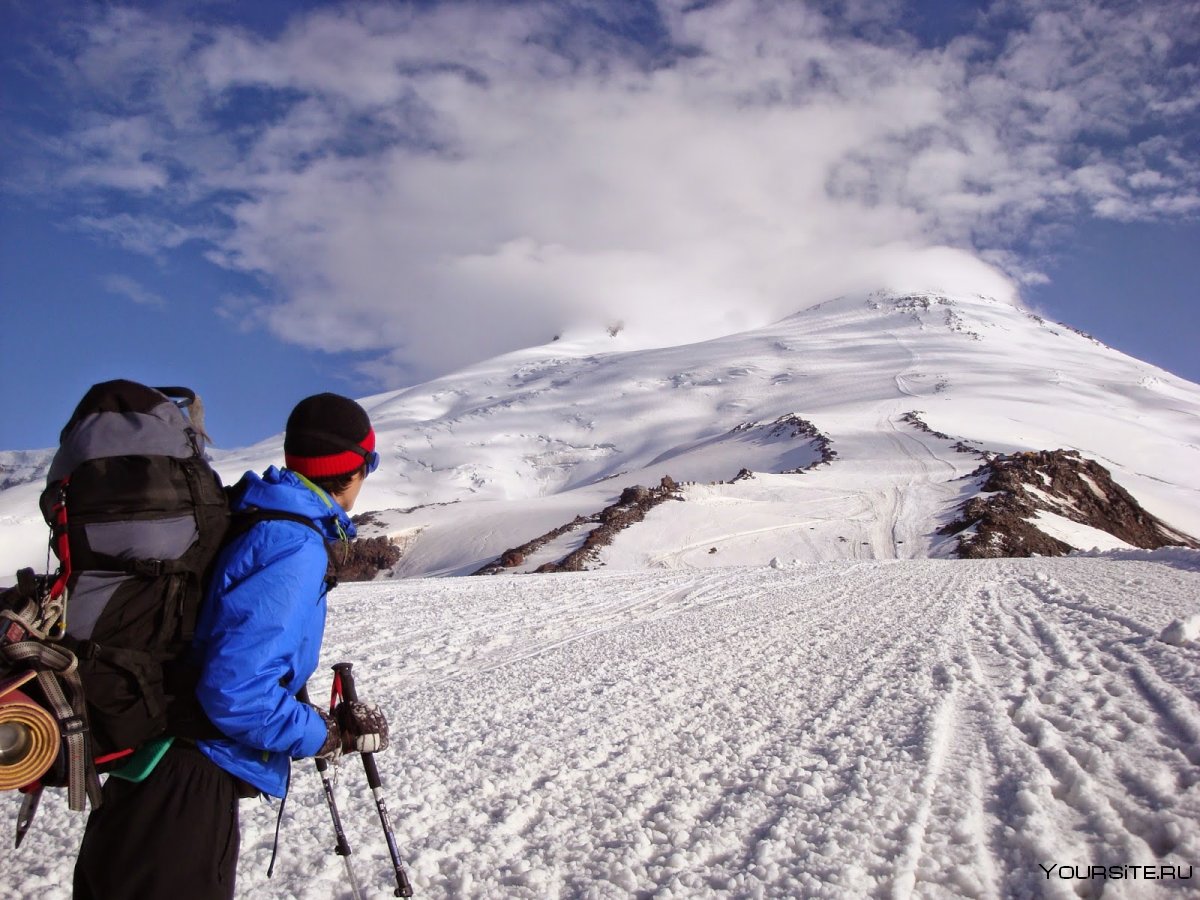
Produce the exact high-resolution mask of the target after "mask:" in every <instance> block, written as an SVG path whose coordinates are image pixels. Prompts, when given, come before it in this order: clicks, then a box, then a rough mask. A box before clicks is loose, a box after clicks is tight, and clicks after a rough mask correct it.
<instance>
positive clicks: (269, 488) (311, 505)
mask: <svg viewBox="0 0 1200 900" xmlns="http://www.w3.org/2000/svg"><path fill="white" fill-rule="evenodd" d="M233 498H234V499H233V502H232V504H231V508H232V510H233V511H234V512H242V511H244V510H247V509H272V510H276V511H279V512H286V513H292V514H294V515H300V516H305V517H307V518H309V519H312V521H313V522H314V523H315V524H316V525H317V526H318V527H319V528H320V529H321V532H322V533H323V534H324V535H325V538H326V540H330V541H336V540H338V539H339V538H340V537H341V536H342V534H345V536H346V537H348V538H353V537H354V536H355V534H356V531H355V528H354V523H353V522H351V521H350V517H349V516H348V515H347V514H346V512H345V510H343V509H342V508H341V507H340V506H338V503H337V501H336V500H334V499H333V498H332V497H330V496H329V495H328V494H327V493H325V492H324V491H322V490H321V489H320V488H316V489H314V488H312V487H309V486H308V485H307V484H305V483H304V482H303V481H301V480H300V477H299V476H298V475H297V474H296V473H295V472H293V471H291V470H290V469H279V468H276V467H275V466H271V467H270V468H269V469H267V470H266V471H265V472H263V473H262V475H261V476H260V475H257V474H255V473H254V472H247V473H246V474H245V475H243V476H242V480H241V481H239V482H238V483H237V485H236V486H235V487H234V489H233ZM339 525H340V532H339Z"/></svg>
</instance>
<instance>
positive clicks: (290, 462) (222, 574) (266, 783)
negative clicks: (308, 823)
mask: <svg viewBox="0 0 1200 900" xmlns="http://www.w3.org/2000/svg"><path fill="white" fill-rule="evenodd" d="M284 459H285V464H286V468H284V469H278V468H276V467H274V466H272V467H270V468H268V469H267V470H266V471H265V472H264V473H263V474H262V476H261V477H260V476H259V475H257V474H255V473H253V472H247V473H246V474H245V475H244V476H243V478H242V480H241V481H240V482H239V483H238V485H237V486H236V487H235V488H234V489H233V494H232V496H233V500H232V501H231V511H232V513H233V516H232V522H233V524H232V525H231V528H230V534H231V537H230V538H229V539H228V543H227V544H226V546H225V547H224V548H223V549H222V550H221V552H220V554H219V555H218V557H217V560H216V563H215V566H214V571H213V574H212V576H211V579H210V581H209V585H208V589H207V593H206V595H205V598H204V602H203V605H202V607H201V610H200V614H199V619H198V621H197V623H196V632H195V638H194V640H193V643H192V662H194V664H195V666H196V667H197V670H198V684H197V687H196V697H197V699H198V700H199V702H200V706H201V707H202V708H203V710H204V712H205V714H206V715H207V716H208V718H209V720H210V721H211V723H212V725H213V726H214V727H215V729H216V731H214V732H212V733H213V734H216V733H217V732H220V734H221V735H222V737H220V738H214V739H200V740H188V739H184V738H178V737H177V738H174V739H173V740H171V741H170V743H169V747H168V749H167V750H166V751H165V753H164V754H163V755H162V757H161V759H159V760H158V762H157V763H156V764H155V765H154V766H153V768H152V769H151V770H150V771H149V773H148V774H146V773H144V772H139V773H135V774H133V775H131V776H130V775H128V773H124V772H122V771H120V770H118V771H117V772H115V773H113V774H112V775H110V776H109V778H108V780H107V782H106V783H105V785H104V789H103V803H102V805H101V806H99V807H98V808H97V809H95V810H94V811H93V812H92V814H91V815H90V816H89V818H88V822H87V827H86V829H85V832H84V837H83V843H82V846H81V847H80V851H79V858H78V860H77V862H76V866H75V877H74V892H75V893H74V896H75V898H76V900H93V898H94V900H111V898H118V897H120V898H124V897H128V898H150V897H156V898H157V897H163V898H170V900H190V898H205V900H208V898H232V897H233V896H234V880H235V876H236V872H237V858H238V845H239V829H238V800H239V799H240V798H248V797H254V796H258V794H260V793H262V794H268V795H270V796H273V797H280V798H282V797H285V796H286V794H287V789H288V782H289V773H290V761H291V760H292V759H300V758H305V757H314V756H315V757H320V758H322V759H332V758H334V757H336V756H337V755H339V754H340V753H343V752H352V751H360V752H368V753H370V752H376V751H379V750H383V749H385V748H386V746H387V723H386V721H385V720H384V718H383V716H382V715H381V714H380V713H379V711H378V710H377V709H375V708H374V707H372V706H369V705H367V704H363V703H358V702H354V703H350V702H348V701H344V702H343V703H342V704H341V705H340V706H339V707H338V709H337V711H336V715H335V716H332V717H331V716H329V715H327V714H326V713H325V712H324V711H323V710H320V709H317V708H315V707H313V706H310V705H308V704H305V703H302V702H300V701H299V700H297V699H296V695H297V693H298V692H299V691H300V690H301V689H302V688H303V687H304V685H305V682H306V681H307V680H308V678H309V676H311V675H312V673H313V672H314V670H315V669H316V667H317V664H318V657H319V654H320V650H321V639H322V636H323V633H324V629H325V613H326V603H325V595H326V591H327V589H328V583H327V580H326V574H327V569H328V566H329V555H328V554H327V542H328V543H334V544H336V543H338V542H340V543H343V544H344V543H345V542H347V541H348V540H349V538H351V537H353V536H354V525H353V524H352V523H351V521H350V519H349V517H348V516H347V513H348V512H349V511H350V509H351V508H353V506H354V502H355V500H356V499H357V497H358V494H359V491H360V490H361V488H362V485H363V481H364V479H365V478H366V477H367V475H368V474H369V473H371V472H373V471H374V470H375V468H376V467H377V466H378V464H379V455H378V454H377V453H376V452H375V432H374V430H373V429H372V427H371V422H370V419H369V418H368V416H367V414H366V412H365V411H364V410H363V409H362V407H361V406H359V405H358V404H357V403H355V402H354V401H353V400H350V399H348V398H346V397H342V396H339V395H337V394H329V393H325V394H318V395H316V396H313V397H308V398H307V399H305V400H302V401H301V402H300V403H299V404H297V406H296V407H295V409H294V410H293V411H292V413H291V415H290V416H289V418H288V421H287V431H286V435H285V439H284ZM239 521H241V522H242V526H241V531H240V533H239ZM247 521H249V525H248V526H247V525H246V523H247ZM335 552H336V551H335ZM139 776H144V777H142V778H141V780H131V778H137V777H139ZM281 815H282V807H281Z"/></svg>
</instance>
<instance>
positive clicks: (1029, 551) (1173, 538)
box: [940, 450, 1200, 559]
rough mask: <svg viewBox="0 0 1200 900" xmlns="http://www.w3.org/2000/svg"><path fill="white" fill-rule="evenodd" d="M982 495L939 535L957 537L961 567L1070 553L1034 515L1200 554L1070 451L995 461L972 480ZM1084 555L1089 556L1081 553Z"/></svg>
mask: <svg viewBox="0 0 1200 900" xmlns="http://www.w3.org/2000/svg"><path fill="white" fill-rule="evenodd" d="M972 476H973V477H976V478H978V479H979V480H980V485H979V490H980V495H979V496H975V497H972V498H971V499H969V500H968V501H967V502H966V503H964V504H963V506H962V508H961V516H960V517H959V519H957V520H956V521H954V522H952V523H950V524H949V525H947V526H945V527H944V528H943V529H941V532H940V533H941V534H950V535H954V534H957V535H960V537H959V541H958V549H957V555H958V556H959V557H960V558H963V559H987V558H998V557H1010V556H1032V555H1035V554H1036V555H1039V556H1062V555H1064V554H1066V553H1069V552H1070V551H1071V549H1072V548H1071V547H1070V546H1068V545H1067V544H1065V543H1063V542H1062V541H1060V540H1058V539H1056V538H1053V537H1050V536H1049V535H1047V534H1045V533H1044V532H1042V531H1040V530H1039V529H1038V528H1037V526H1036V525H1035V524H1034V523H1033V522H1032V521H1030V520H1031V519H1033V518H1034V517H1035V516H1036V514H1037V512H1038V511H1039V510H1044V511H1046V512H1052V513H1055V514H1057V515H1059V516H1062V517H1064V518H1067V519H1070V520H1071V521H1073V522H1077V523H1079V524H1081V525H1087V526H1089V527H1091V528H1095V529H1098V530H1100V531H1104V532H1107V533H1108V534H1111V535H1113V536H1114V537H1116V538H1118V539H1120V540H1122V541H1124V542H1125V543H1127V544H1130V545H1132V546H1134V547H1141V548H1143V549H1147V550H1152V549H1155V548H1158V547H1168V546H1185V547H1193V548H1200V543H1197V541H1196V540H1195V539H1194V538H1191V537H1189V536H1188V535H1185V534H1182V533H1181V532H1179V531H1176V530H1175V529H1173V528H1171V527H1170V526H1169V525H1167V524H1166V523H1165V522H1162V521H1161V520H1159V519H1157V518H1155V517H1154V516H1152V515H1150V513H1148V512H1146V511H1145V510H1144V509H1142V507H1141V505H1140V504H1139V503H1138V502H1137V500H1135V499H1134V498H1133V496H1132V495H1131V494H1130V493H1129V492H1128V491H1126V490H1125V489H1124V488H1122V487H1121V486H1120V485H1119V484H1117V483H1116V482H1115V481H1113V480H1112V475H1111V474H1110V473H1109V471H1108V470H1107V469H1106V468H1104V466H1102V465H1100V464H1099V463H1097V462H1096V461H1094V460H1090V459H1084V458H1083V457H1081V456H1080V455H1079V453H1078V451H1075V450H1042V451H1037V452H1026V453H1016V454H1013V455H1011V456H996V457H994V458H993V459H989V460H988V461H987V462H985V463H984V464H983V465H982V466H981V467H980V468H979V469H977V470H976V471H975V472H974V473H972ZM1081 549H1086V548H1081Z"/></svg>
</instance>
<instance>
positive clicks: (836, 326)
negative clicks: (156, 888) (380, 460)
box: [0, 294, 1200, 900]
mask: <svg viewBox="0 0 1200 900" xmlns="http://www.w3.org/2000/svg"><path fill="white" fill-rule="evenodd" d="M622 340H623V336H622V335H617V336H616V337H615V338H609V337H608V336H607V335H605V336H603V337H602V338H600V339H598V340H597V341H595V342H591V343H588V342H577V343H568V342H566V341H559V342H555V343H552V344H550V345H548V346H546V347H540V348H534V349H530V350H526V351H522V352H521V353H515V354H510V355H508V356H505V357H501V358H498V359H494V360H491V361H489V362H486V363H481V364H479V365H477V366H473V367H471V368H470V369H467V370H464V371H462V372H459V373H456V374H454V375H451V376H447V377H445V378H442V379H438V380H437V381H435V382H431V383H430V384H426V385H422V386H419V387H415V388H412V389H409V390H406V391H399V392H394V393H389V394H383V395H379V396H375V397H369V398H366V400H365V401H364V403H365V405H366V406H368V408H369V409H370V411H371V414H372V417H373V419H374V421H375V422H376V425H377V430H378V432H379V435H380V444H381V449H382V450H383V452H384V454H385V457H386V461H385V463H384V465H383V467H382V468H381V469H380V471H379V472H378V473H376V474H375V475H373V476H372V477H371V478H370V479H369V480H368V482H367V486H366V490H365V491H364V493H363V496H362V502H363V507H364V508H366V509H369V510H374V511H375V512H374V514H373V516H372V517H371V518H372V522H373V524H366V525H364V527H363V528H362V531H363V532H364V533H368V534H371V533H376V534H387V535H391V536H392V537H393V538H394V539H395V540H396V541H397V543H398V544H399V545H400V546H401V548H402V550H403V553H404V555H403V556H402V558H401V559H400V561H399V562H398V563H397V564H396V566H395V570H394V571H395V574H396V575H398V576H409V575H421V574H454V573H468V572H473V571H476V570H478V569H488V570H491V571H502V572H515V571H528V570H531V569H536V568H539V567H541V566H542V565H544V564H546V563H554V564H560V563H562V562H563V560H565V559H567V558H569V557H570V555H571V554H572V553H573V552H575V551H579V550H581V549H583V548H584V547H585V545H586V542H587V541H589V540H590V539H591V537H592V536H593V535H596V534H600V533H601V532H603V531H604V530H605V529H607V530H608V531H609V532H611V534H610V535H609V542H608V543H598V545H597V547H596V548H594V550H593V551H590V555H588V553H585V554H584V556H586V557H587V559H586V562H587V565H589V566H592V567H595V568H602V570H601V571H592V572H584V573H579V574H570V575H561V576H555V577H553V578H519V579H518V578H457V579H414V580H405V581H393V582H390V583H389V582H383V581H381V582H376V583H372V584H358V585H344V586H343V587H340V588H338V590H337V591H335V592H334V593H333V594H332V595H331V599H330V616H329V626H328V629H327V633H326V638H325V642H324V646H323V650H322V666H321V670H320V672H319V673H318V676H317V677H316V678H315V679H314V681H316V682H318V683H317V684H316V685H315V687H314V689H313V691H312V693H313V695H314V696H320V695H321V693H322V686H324V685H327V684H328V681H327V679H328V677H329V672H328V668H327V667H328V666H329V665H330V664H332V663H334V662H337V661H340V660H350V661H352V662H354V663H355V665H356V670H357V671H358V673H359V676H358V680H359V686H360V691H361V692H362V693H363V695H364V697H366V698H368V699H370V700H372V701H374V702H378V703H379V704H380V705H381V707H382V708H383V710H384V711H385V713H386V715H387V716H388V719H389V721H390V722H391V727H392V735H393V738H394V740H393V746H392V747H391V748H389V750H388V751H387V752H385V753H383V754H381V755H380V756H379V757H378V760H379V764H380V768H381V769H382V775H383V784H384V792H385V795H386V798H387V805H388V807H389V809H390V810H391V812H392V817H393V819H394V821H395V831H396V837H397V839H398V842H399V846H400V848H401V850H402V852H403V854H404V856H405V859H406V861H407V863H408V866H409V870H410V873H411V875H412V879H413V882H414V885H415V887H416V892H417V895H418V896H421V897H435V898H447V900H449V898H455V900H457V898H485V900H491V898H499V897H504V898H510V897H515V898H523V900H524V898H529V900H533V898H543V897H564V898H565V897H605V898H608V897H612V898H624V897H643V896H655V897H663V898H671V897H680V898H682V897H688V898H693V897H705V898H709V897H711V898H726V897H760V896H761V897H818V898H838V900H840V898H844V897H885V896H887V897H897V898H910V897H986V898H997V900H998V898H1009V897H1020V898H1034V897H1068V896H1070V897H1077V896H1101V895H1103V896H1106V897H1107V896H1110V895H1112V896H1119V897H1138V898H1141V897H1147V898H1149V897H1154V898H1157V897H1168V896H1182V895H1185V894H1189V893H1194V892H1195V887H1194V885H1195V884H1196V882H1195V880H1194V877H1195V873H1194V865H1195V863H1196V861H1197V859H1198V854H1200V830H1197V829H1196V828H1195V823H1196V822H1197V821H1198V820H1200V779H1198V777H1197V774H1196V773H1197V763H1198V762H1200V756H1198V753H1197V748H1198V747H1200V704H1198V700H1197V698H1198V697H1200V607H1198V606H1197V599H1196V598H1197V596H1200V551H1197V550H1192V549H1159V550H1156V551H1145V550H1130V549H1126V548H1125V546H1124V545H1125V544H1128V543H1129V542H1130V541H1133V540H1141V539H1143V537H1144V536H1146V535H1151V536H1153V535H1155V534H1157V535H1159V537H1168V538H1169V537H1171V536H1172V535H1173V536H1174V539H1175V540H1178V541H1184V540H1186V539H1187V538H1188V536H1189V535H1197V534H1200V503H1197V502H1196V501H1197V496H1198V492H1200V386H1197V385H1195V384H1191V383H1188V382H1185V381H1182V380H1180V379H1178V378H1175V377H1174V376H1172V375H1170V374H1168V373H1166V372H1163V371H1161V370H1159V369H1156V368H1154V367H1152V366H1148V365H1146V364H1144V363H1141V362H1138V361H1137V360H1134V359H1130V358H1129V357H1127V356H1124V355H1122V354H1120V353H1117V352H1115V351H1113V350H1111V349H1109V348H1107V347H1104V346H1102V345H1100V344H1098V343H1097V342H1095V341H1093V340H1091V339H1089V338H1088V337H1086V336H1084V335H1080V334H1078V333H1076V332H1073V331H1071V330H1070V329H1067V328H1065V327H1063V326H1058V325H1053V324H1051V323H1048V322H1045V321H1043V320H1041V319H1038V318H1037V317H1035V316H1032V315H1030V314H1029V313H1027V312H1025V311H1022V310H1019V309H1016V308H1014V307H1011V306H1008V305H1005V304H1001V303H997V302H994V301H991V300H987V299H985V298H979V297H943V296H939V295H934V294H928V295H920V296H897V295H874V296H864V297H856V298H855V297H849V298H843V299H840V300H837V301H834V302H831V303H827V304H823V305H822V306H820V307H816V308H814V309H811V310H806V311H804V312H801V313H799V314H797V315H795V316H792V317H790V318H788V319H786V320H784V321H782V322H779V323H776V324H775V325H772V326H770V327H768V328H763V329H760V330H756V331H751V332H747V333H744V334H738V335H732V336H729V337H726V338H722V339H720V340H715V341H710V342H706V343H703V344H694V345H689V346H680V347H665V348H662V349H657V350H645V349H640V350H633V349H630V348H628V347H625V348H623V347H622ZM68 414H69V411H64V418H65V417H66V415H68ZM1060 450H1061V451H1069V452H1063V453H1060V452H1057V451H1060ZM1076 453H1077V454H1078V455H1077V456H1076V455H1075V454H1076ZM280 455H281V454H280V441H279V440H278V439H276V440H273V441H267V442H264V443H263V444H261V445H258V446H255V447H251V448H247V449H245V450H239V451H234V452H227V453H222V454H219V455H218V457H217V464H218V467H219V468H220V470H221V472H222V474H223V475H224V477H225V478H226V480H229V481H231V480H233V479H234V478H236V477H237V475H238V474H239V473H240V472H241V471H242V470H243V469H245V468H255V469H258V468H262V467H263V466H265V465H267V464H268V463H271V462H276V461H278V459H279V457H280ZM46 458H47V454H38V453H27V454H22V455H19V456H17V455H14V456H11V457H6V458H0V465H4V466H6V467H9V468H6V469H5V474H7V475H8V476H10V477H9V480H10V482H11V483H10V486H9V487H8V488H7V489H5V490H4V491H3V492H2V493H0V529H3V532H2V535H0V536H2V537H3V541H0V546H3V547H4V553H5V554H6V555H5V557H4V559H3V560H0V562H3V563H4V564H5V569H6V570H11V569H12V568H15V566H16V565H17V564H18V563H20V564H34V565H39V564H44V562H45V529H44V526H43V525H42V523H41V519H40V515H39V514H38V512H37V502H36V499H37V494H38V492H39V491H40V490H41V484H40V480H41V477H42V476H41V475H40V474H39V467H41V466H43V465H44V462H45V459H46ZM984 466H986V468H984V469H983V470H982V471H978V472H977V470H980V469H981V467H984ZM665 478H669V479H670V480H666V481H665V480H664V479H665ZM637 486H640V489H638V488H637ZM1126 492H1127V494H1128V499H1126ZM1135 503H1136V508H1135V506H1134V505H1133V504H1135ZM1142 507H1144V511H1143V510H1142ZM1153 517H1157V518H1153ZM1085 522H1092V523H1093V524H1091V525H1089V524H1085ZM1098 525H1104V526H1106V527H1109V528H1113V529H1115V531H1119V532H1121V533H1122V534H1125V535H1126V538H1121V537H1119V536H1118V535H1117V534H1116V533H1113V532H1110V531H1107V530H1102V529H1101V528H1099V527H1097V526H1098ZM946 526H952V527H953V528H954V529H957V531H955V533H949V532H947V531H946ZM993 526H995V527H998V528H1003V529H1007V530H1006V531H1003V532H997V531H995V530H989V529H992V528H993ZM1025 526H1028V527H1029V528H1031V529H1033V530H1032V531H1023V528H1024V527H1025ZM1164 529H1165V531H1164ZM996 535H999V537H998V538H997V537H996ZM1011 535H1016V536H1017V537H1019V538H1020V539H1022V540H1035V539H1037V537H1038V536H1039V535H1040V537H1041V539H1044V541H1045V542H1046V543H1045V544H1044V545H1043V544H1041V543H1039V544H1038V546H1039V547H1042V546H1046V547H1051V545H1052V543H1053V542H1054V541H1059V542H1061V543H1062V544H1063V545H1064V546H1073V547H1079V548H1090V547H1092V546H1099V547H1100V552H1098V553H1088V554H1079V555H1075V556H1072V557H1071V558H1067V559H1048V558H1033V559H970V560H949V559H945V560H943V559H935V560H929V559H923V557H930V556H938V557H948V556H951V555H953V554H955V553H956V552H957V551H958V549H959V547H960V545H961V544H962V543H963V541H964V540H967V541H968V542H971V543H982V544H983V545H984V549H985V550H986V549H989V548H991V549H995V548H996V547H997V546H999V544H1002V543H1003V541H1004V540H1006V539H1007V538H1008V537H1010V536H1011ZM1029 547H1030V545H1028V544H1026V545H1025V549H1029ZM13 548H16V549H15V550H14V549H13ZM518 549H519V552H512V553H509V554H506V552H505V551H518ZM1001 549H1005V548H1004V547H1001ZM1012 549H1013V548H1012V547H1008V548H1007V550H1012ZM21 554H24V555H23V556H22V555H21ZM518 556H519V557H520V560H519V561H517V557H518ZM501 557H506V558H505V559H504V560H503V564H500V563H501ZM622 569H625V570H629V571H620V570H622ZM701 569H702V571H697V570H701ZM293 771H294V778H293V781H292V787H291V793H290V797H289V800H288V803H287V807H286V812H285V813H284V815H283V838H282V845H281V853H280V855H279V859H278V862H277V866H276V871H275V877H274V878H273V879H268V878H267V875H266V872H267V866H268V862H269V860H270V858H271V855H272V846H273V842H274V833H275V828H276V821H277V812H278V809H279V807H278V804H272V803H266V802H252V803H251V802H247V803H244V804H242V807H241V812H240V815H241V818H242V823H243V836H242V854H241V859H240V863H239V874H238V889H239V895H244V896H248V897H250V896H252V897H304V898H314V900H315V898H329V897H346V896H348V895H349V890H348V888H347V882H346V878H345V874H344V868H343V866H344V861H343V860H342V859H339V858H338V857H337V856H335V855H334V854H333V852H332V846H333V838H332V832H331V826H330V823H329V813H328V811H327V809H326V807H325V802H324V798H323V794H322V791H321V787H320V783H319V782H318V781H317V779H316V776H315V774H314V773H313V771H312V769H311V767H310V766H309V765H308V764H307V763H303V762H299V763H297V765H296V766H295V767H294V770H293ZM58 793H61V792H58ZM337 795H338V798H339V803H340V805H341V808H342V818H343V820H344V821H345V823H346V829H347V832H348V834H349V838H350V841H351V843H352V845H353V847H354V855H353V857H352V858H351V862H352V865H353V866H354V868H355V869H356V871H357V873H358V879H359V880H360V881H361V882H362V884H363V886H364V891H365V895H366V896H384V895H388V894H390V893H391V883H392V872H391V868H390V864H389V854H388V847H387V845H386V843H385V841H384V838H383V835H382V832H381V830H380V828H379V823H378V821H377V819H376V818H375V811H374V807H373V801H372V795H371V793H370V791H369V790H368V788H367V785H366V782H365V779H364V777H363V772H362V771H361V766H359V765H358V764H357V760H354V759H347V760H344V761H343V764H342V767H341V770H340V775H339V778H338V783H337ZM7 802H8V805H9V809H10V810H11V812H10V813H9V814H8V815H9V818H8V821H10V822H11V821H12V819H13V817H14V816H15V813H16V809H17V805H18V804H17V801H16V798H15V796H10V797H8V800H7ZM83 822H84V817H83V816H80V815H78V814H74V813H71V812H69V811H68V810H67V808H66V803H65V800H64V798H62V797H61V796H53V797H50V798H48V799H47V800H46V801H44V802H43V805H42V811H41V812H40V813H39V818H38V820H37V821H36V822H35V824H34V827H33V829H32V831H31V833H30V835H29V836H28V837H27V839H26V841H25V842H24V843H23V844H22V846H21V848H20V849H19V850H16V851H9V852H10V854H11V856H12V860H11V867H10V868H11V869H12V872H13V873H14V874H13V876H12V877H10V878H7V879H4V880H2V881H0V898H5V900H8V898H14V900H29V898H34V897H37V898H39V900H40V898H50V900H53V898H64V900H65V898H66V897H67V896H68V894H69V884H70V872H71V868H72V865H73V859H74V854H75V851H76V848H77V847H78V841H79V837H80V834H81V832H82V828H83ZM0 824H2V823H0ZM10 827H11V826H10ZM6 858H7V857H6ZM1118 881H1119V882H1120V883H1115V882H1118Z"/></svg>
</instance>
